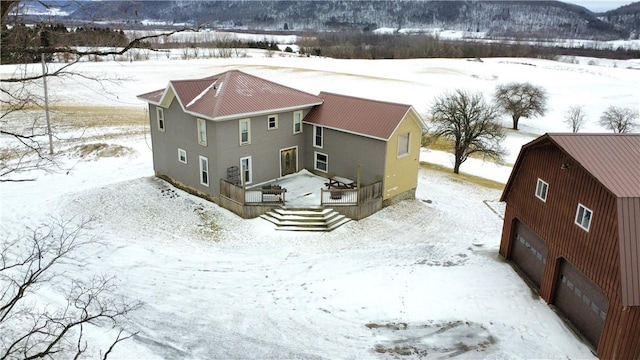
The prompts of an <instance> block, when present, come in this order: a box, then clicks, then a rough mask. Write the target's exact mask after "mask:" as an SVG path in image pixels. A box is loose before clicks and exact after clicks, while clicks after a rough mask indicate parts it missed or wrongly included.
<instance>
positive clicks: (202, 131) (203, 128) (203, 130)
mask: <svg viewBox="0 0 640 360" xmlns="http://www.w3.org/2000/svg"><path fill="white" fill-rule="evenodd" d="M198 144H200V145H202V146H207V121H206V120H204V119H198Z"/></svg>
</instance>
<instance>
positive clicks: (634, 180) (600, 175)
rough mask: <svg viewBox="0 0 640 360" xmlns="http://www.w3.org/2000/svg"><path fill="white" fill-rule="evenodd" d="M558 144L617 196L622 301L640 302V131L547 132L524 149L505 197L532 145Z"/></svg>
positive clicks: (566, 153) (628, 304)
mask: <svg viewBox="0 0 640 360" xmlns="http://www.w3.org/2000/svg"><path fill="white" fill-rule="evenodd" d="M548 144H553V145H555V146H556V147H557V148H558V149H559V150H560V151H562V152H563V153H564V154H565V155H566V156H567V157H568V158H570V159H571V163H575V164H577V166H580V167H582V168H583V169H584V170H585V171H586V172H588V173H589V174H590V175H591V176H593V178H594V179H595V180H596V181H598V182H599V183H600V184H601V185H602V186H603V187H604V188H605V189H607V190H608V191H609V192H610V193H611V194H612V195H613V196H615V197H616V198H617V204H616V210H617V214H616V216H617V228H618V242H619V246H620V277H621V284H622V304H623V305H624V306H640V134H573V133H572V134H545V135H542V136H540V137H539V138H537V139H535V140H533V141H531V142H529V143H527V144H525V145H524V146H522V149H521V150H520V154H519V155H518V160H517V161H516V163H515V165H514V167H513V171H512V172H511V176H510V177H509V181H508V182H507V185H506V186H505V189H504V192H503V193H502V197H501V201H505V200H506V198H507V197H508V194H509V191H510V190H511V186H512V184H513V182H514V179H515V177H516V176H517V172H518V170H519V169H520V166H521V164H522V161H523V158H524V157H525V154H526V153H527V151H528V150H529V149H532V148H535V147H538V146H544V145H548Z"/></svg>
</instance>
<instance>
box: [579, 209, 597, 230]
mask: <svg viewBox="0 0 640 360" xmlns="http://www.w3.org/2000/svg"><path fill="white" fill-rule="evenodd" d="M592 216H593V211H591V210H589V209H588V208H587V207H586V206H584V205H582V204H578V210H577V211H576V225H578V226H580V227H581V228H583V229H584V230H586V231H589V226H590V225H591V217H592Z"/></svg>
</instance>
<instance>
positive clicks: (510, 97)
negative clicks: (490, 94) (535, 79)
mask: <svg viewBox="0 0 640 360" xmlns="http://www.w3.org/2000/svg"><path fill="white" fill-rule="evenodd" d="M494 100H495V101H496V103H497V104H498V106H500V108H502V110H503V111H504V112H505V113H507V114H510V115H511V119H512V120H513V129H514V130H518V122H519V121H520V118H521V117H524V118H530V117H533V116H536V115H539V116H542V115H544V114H545V112H546V111H547V93H546V91H545V90H544V88H542V87H540V86H536V85H533V84H531V83H528V82H524V83H518V82H510V83H507V84H503V85H499V86H498V87H497V88H496V92H495V95H494Z"/></svg>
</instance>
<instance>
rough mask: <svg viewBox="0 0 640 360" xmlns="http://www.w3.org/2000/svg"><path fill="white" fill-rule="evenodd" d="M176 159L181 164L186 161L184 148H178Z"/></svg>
mask: <svg viewBox="0 0 640 360" xmlns="http://www.w3.org/2000/svg"><path fill="white" fill-rule="evenodd" d="M178 161H180V162H181V163H183V164H186V163H187V151H186V150H184V149H180V148H178Z"/></svg>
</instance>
